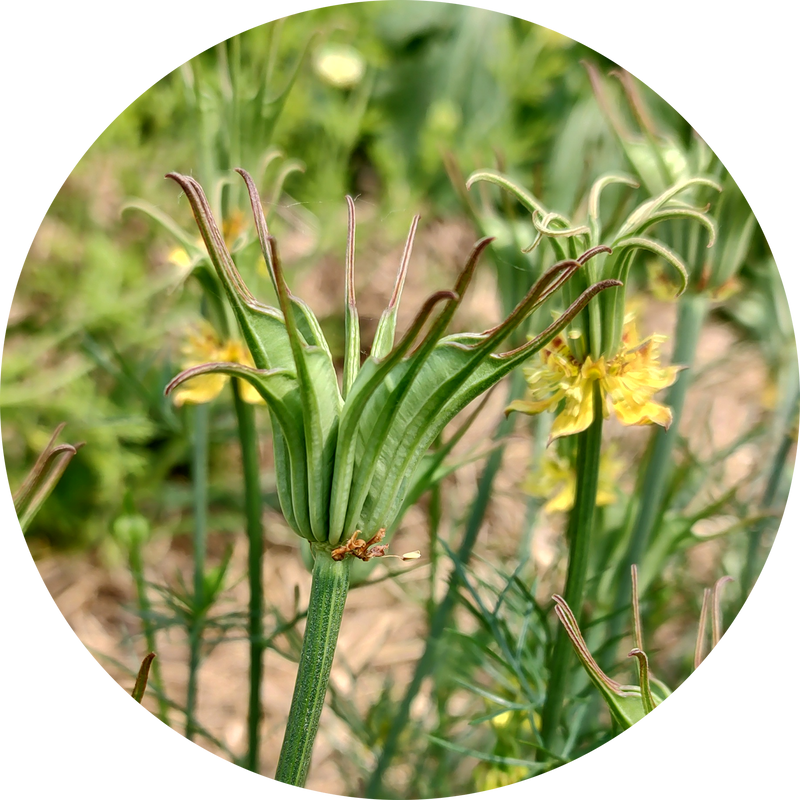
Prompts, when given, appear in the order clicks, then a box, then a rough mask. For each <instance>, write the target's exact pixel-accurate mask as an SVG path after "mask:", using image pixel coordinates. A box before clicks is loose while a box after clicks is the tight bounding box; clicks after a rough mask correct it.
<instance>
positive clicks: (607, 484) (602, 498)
mask: <svg viewBox="0 0 800 800" xmlns="http://www.w3.org/2000/svg"><path fill="white" fill-rule="evenodd" d="M623 468H624V465H623V463H622V461H620V460H619V459H618V458H616V453H615V451H614V449H613V447H612V448H610V449H609V450H603V452H602V454H601V455H600V471H599V477H598V486H597V500H596V504H597V505H598V506H608V505H611V503H613V502H614V501H615V500H616V499H617V492H616V488H617V481H618V479H619V477H620V475H622V470H623ZM576 482H577V481H576V476H575V470H574V469H573V468H572V467H571V466H570V464H569V461H568V460H567V459H566V458H562V457H561V456H559V455H557V454H553V455H552V456H549V457H547V456H546V457H545V458H544V460H543V461H542V463H541V465H540V466H539V469H538V470H536V471H535V472H534V473H532V474H531V475H530V476H529V477H528V479H527V480H526V481H525V483H524V484H523V486H522V488H523V489H524V490H525V491H526V492H527V493H528V494H529V495H531V496H532V497H540V498H542V499H543V500H547V503H545V505H544V510H545V512H547V513H548V514H552V513H554V512H556V511H569V510H570V509H571V508H572V506H573V504H574V503H575V486H576Z"/></svg>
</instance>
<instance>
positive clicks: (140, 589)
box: [128, 541, 169, 725]
mask: <svg viewBox="0 0 800 800" xmlns="http://www.w3.org/2000/svg"><path fill="white" fill-rule="evenodd" d="M128 563H129V565H130V570H131V575H132V576H133V582H134V585H135V586H136V603H137V606H138V611H139V617H140V618H141V620H142V631H143V633H144V641H145V644H146V645H147V651H148V653H155V652H157V651H156V634H155V630H154V628H153V621H152V619H151V611H152V606H151V605H150V598H149V597H148V596H147V583H146V581H145V578H144V559H143V558H142V546H141V544H140V543H139V542H138V541H134V542H133V543H132V544H131V548H130V551H129V554H128ZM150 683H151V685H152V687H153V688H154V689H155V690H156V696H157V697H158V718H159V719H160V720H161V721H162V722H163V723H164V724H165V725H169V704H168V703H167V699H166V697H165V696H164V682H163V681H162V680H161V667H160V666H159V663H158V661H157V660H156V661H154V662H153V664H152V666H151V667H150Z"/></svg>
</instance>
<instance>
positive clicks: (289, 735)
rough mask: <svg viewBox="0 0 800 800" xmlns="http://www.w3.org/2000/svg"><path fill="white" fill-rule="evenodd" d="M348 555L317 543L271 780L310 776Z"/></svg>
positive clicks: (299, 781) (301, 780) (299, 782)
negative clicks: (297, 659)
mask: <svg viewBox="0 0 800 800" xmlns="http://www.w3.org/2000/svg"><path fill="white" fill-rule="evenodd" d="M312 547H313V545H312ZM351 560H352V559H351V558H345V559H344V560H343V561H334V560H333V559H332V558H331V554H330V550H328V549H326V548H324V547H317V548H315V558H314V569H313V571H312V573H311V598H310V599H309V602H308V616H307V617H306V630H305V634H304V635H303V649H302V651H301V653H300V663H299V665H298V669H297V679H296V681H295V685H294V696H293V697H292V707H291V710H290V711H289V720H288V722H287V723H286V731H285V733H284V737H283V746H282V747H281V755H280V758H279V759H278V769H277V771H276V773H275V780H278V781H281V782H282V783H288V784H291V785H292V786H304V785H305V782H306V777H307V776H308V767H309V765H310V763H311V749H312V747H313V746H314V739H315V738H316V735H317V729H318V728H319V718H320V715H321V714H322V707H323V705H324V703H325V693H326V691H327V688H328V679H329V678H330V674H331V665H332V664H333V655H334V652H335V650H336V640H337V639H338V637H339V626H340V625H341V623H342V614H343V613H344V604H345V600H346V599H347V589H348V587H349V585H350V561H351Z"/></svg>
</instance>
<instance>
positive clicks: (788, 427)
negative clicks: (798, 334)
mask: <svg viewBox="0 0 800 800" xmlns="http://www.w3.org/2000/svg"><path fill="white" fill-rule="evenodd" d="M793 378H794V380H796V379H797V371H796V367H795V370H794V374H793ZM799 402H800V392H798V390H797V388H795V390H794V392H793V394H792V397H791V399H790V401H789V402H788V403H787V405H786V407H785V410H784V420H783V423H784V424H783V430H784V433H783V435H782V436H781V439H780V442H779V443H778V448H777V450H776V452H775V457H774V458H773V460H772V465H771V468H770V473H769V477H768V478H767V485H766V487H765V488H764V495H763V497H762V498H761V508H762V509H764V510H768V509H769V508H771V507H772V505H773V503H774V502H775V499H776V497H777V496H778V490H779V488H780V485H781V481H782V478H783V474H784V470H785V469H786V460H787V458H788V457H789V452H790V451H791V449H792V446H793V445H794V444H795V443H796V435H797V429H796V427H795V420H796V418H797V407H798V403H799ZM769 522H770V518H769V517H768V516H765V517H763V518H762V519H761V520H760V521H759V522H757V523H756V524H755V525H754V526H753V528H752V530H751V531H750V533H749V534H748V537H747V557H746V559H745V562H744V567H743V569H742V585H741V602H742V604H744V601H745V600H746V599H747V596H748V594H749V593H750V590H751V589H752V588H753V584H754V583H755V580H756V576H757V574H758V571H759V560H760V555H761V554H760V550H761V541H762V539H763V537H764V531H765V529H766V527H767V525H768V524H769Z"/></svg>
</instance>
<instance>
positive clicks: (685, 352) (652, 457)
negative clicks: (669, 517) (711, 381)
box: [608, 294, 708, 640]
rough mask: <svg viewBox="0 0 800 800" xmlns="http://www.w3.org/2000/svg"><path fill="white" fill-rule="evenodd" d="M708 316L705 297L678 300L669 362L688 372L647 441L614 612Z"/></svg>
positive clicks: (637, 556) (646, 534)
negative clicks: (663, 421) (665, 422)
mask: <svg viewBox="0 0 800 800" xmlns="http://www.w3.org/2000/svg"><path fill="white" fill-rule="evenodd" d="M707 313H708V299H707V297H706V296H705V295H698V294H694V295H684V297H683V298H682V299H681V302H680V307H679V309H678V322H677V325H676V328H675V352H674V353H673V355H672V363H673V364H676V365H681V366H684V367H687V369H686V370H684V371H683V372H681V373H680V374H679V376H678V379H677V380H676V381H675V383H674V384H673V385H672V388H671V389H670V392H669V395H668V397H667V400H666V404H667V405H668V406H669V407H670V408H671V409H672V425H671V426H670V428H669V430H667V431H663V430H661V429H660V428H656V429H655V430H654V432H653V434H652V438H651V440H650V447H649V458H648V459H647V466H646V468H645V471H644V476H643V478H642V481H641V484H640V487H639V490H638V491H637V492H636V496H637V497H638V498H640V500H639V502H640V505H639V510H638V513H637V515H636V519H635V522H634V524H633V529H632V531H631V535H630V539H629V543H628V550H627V552H626V554H625V558H624V560H623V562H622V563H621V564H620V565H619V567H618V571H617V575H618V582H617V594H616V597H615V600H614V610H615V611H620V610H622V609H623V608H625V607H626V606H627V605H628V603H629V602H630V594H631V565H632V564H641V561H642V558H643V557H644V554H645V552H646V551H647V545H648V543H649V542H650V539H651V536H652V532H653V529H654V527H655V525H656V523H657V521H658V517H659V514H660V512H661V505H662V502H663V499H664V492H665V490H666V487H667V483H668V482H669V479H670V476H671V473H672V466H673V465H672V450H673V448H674V446H675V440H676V438H677V436H678V428H679V427H680V421H681V416H682V414H683V405H684V402H685V400H686V392H687V390H688V389H689V386H690V385H691V381H692V375H691V368H692V365H693V364H694V357H695V353H696V351H697V344H698V342H699V340H700V333H701V332H702V329H703V322H704V321H705V318H706V314H707ZM612 566H613V565H612ZM623 622H624V619H623V615H622V614H616V615H615V616H614V618H613V619H612V621H611V623H610V634H609V637H608V639H609V640H611V639H615V638H616V637H617V636H618V635H619V633H620V629H621V626H622V625H623Z"/></svg>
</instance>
